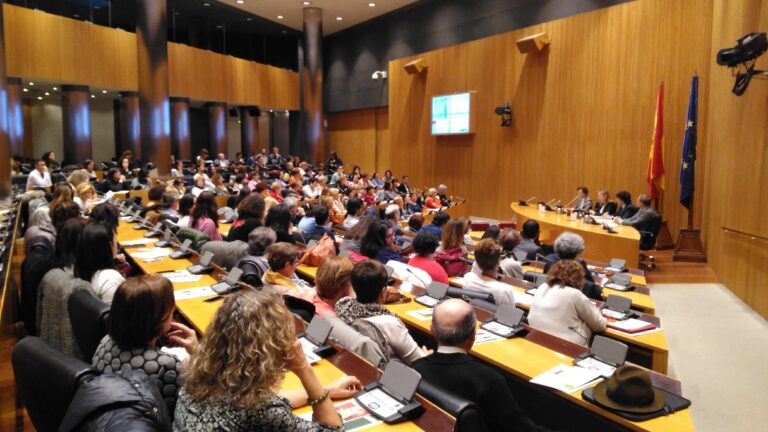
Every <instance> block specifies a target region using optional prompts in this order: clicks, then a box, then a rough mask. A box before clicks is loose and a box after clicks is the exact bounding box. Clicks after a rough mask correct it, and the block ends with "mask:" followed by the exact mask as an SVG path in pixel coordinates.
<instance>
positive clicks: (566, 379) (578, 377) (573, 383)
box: [531, 364, 601, 393]
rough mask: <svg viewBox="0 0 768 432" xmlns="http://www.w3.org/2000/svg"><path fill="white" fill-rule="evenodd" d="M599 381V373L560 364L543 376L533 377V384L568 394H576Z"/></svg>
mask: <svg viewBox="0 0 768 432" xmlns="http://www.w3.org/2000/svg"><path fill="white" fill-rule="evenodd" d="M598 379H601V375H600V372H598V371H594V370H590V369H585V368H582V367H578V366H569V365H565V364H559V365H557V366H555V367H553V368H552V369H550V370H548V371H546V372H544V373H543V374H541V375H539V376H535V377H533V378H532V379H531V382H532V383H533V384H538V385H543V386H546V387H551V388H553V389H557V390H560V391H563V392H566V393H574V392H576V391H578V390H581V389H582V388H584V387H587V386H589V385H590V384H592V383H593V382H594V381H596V380H598Z"/></svg>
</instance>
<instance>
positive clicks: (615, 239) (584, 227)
mask: <svg viewBox="0 0 768 432" xmlns="http://www.w3.org/2000/svg"><path fill="white" fill-rule="evenodd" d="M511 207H512V211H513V212H514V213H515V215H516V216H517V226H518V228H520V229H522V226H523V223H525V221H527V220H528V219H533V220H535V221H537V222H538V223H539V226H540V228H541V232H540V234H539V239H541V241H543V242H546V243H549V244H551V243H553V242H554V241H555V239H556V238H557V236H558V235H560V233H562V232H563V231H571V232H574V233H576V234H579V235H580V236H582V237H583V238H584V245H585V246H586V250H585V251H584V253H583V254H582V255H583V256H584V258H590V259H594V260H598V261H605V262H608V261H610V260H611V258H621V259H624V260H626V261H627V267H637V266H638V264H639V254H640V233H638V232H637V230H636V229H634V228H632V227H629V226H619V227H616V231H618V233H616V234H610V233H609V232H608V231H605V230H604V229H603V227H601V226H600V225H590V224H585V223H584V221H583V220H581V219H579V220H576V221H572V220H570V219H569V218H568V216H566V215H564V214H557V213H556V212H554V211H549V212H545V213H540V212H539V210H538V207H537V206H535V205H530V206H527V207H523V206H521V205H520V204H518V203H512V205H511Z"/></svg>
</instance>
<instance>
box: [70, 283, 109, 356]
mask: <svg viewBox="0 0 768 432" xmlns="http://www.w3.org/2000/svg"><path fill="white" fill-rule="evenodd" d="M67 308H68V309H69V321H70V322H71V323H72V333H74V335H75V342H77V346H78V347H79V348H80V352H81V353H82V354H83V358H84V359H86V360H90V359H92V358H93V354H94V353H95V352H96V348H98V346H99V342H101V339H103V338H104V336H105V335H106V334H107V318H108V316H109V304H107V303H104V302H103V301H101V299H99V298H98V297H96V295H95V294H94V293H93V292H92V291H91V290H87V289H83V290H77V291H75V292H73V293H72V295H70V296H69V300H68V301H67Z"/></svg>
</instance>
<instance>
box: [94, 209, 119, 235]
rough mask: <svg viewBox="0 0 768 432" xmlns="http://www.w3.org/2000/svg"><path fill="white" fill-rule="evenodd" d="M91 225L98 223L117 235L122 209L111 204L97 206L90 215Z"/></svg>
mask: <svg viewBox="0 0 768 432" xmlns="http://www.w3.org/2000/svg"><path fill="white" fill-rule="evenodd" d="M88 218H89V219H90V221H91V223H98V224H101V225H104V226H105V227H107V229H108V230H110V231H112V232H114V233H116V232H117V227H118V224H119V223H120V209H118V208H117V206H116V205H114V204H112V203H110V202H103V203H100V204H97V205H96V206H95V207H94V208H93V209H92V210H91V214H90V215H88Z"/></svg>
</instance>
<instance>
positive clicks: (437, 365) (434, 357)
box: [411, 299, 546, 432]
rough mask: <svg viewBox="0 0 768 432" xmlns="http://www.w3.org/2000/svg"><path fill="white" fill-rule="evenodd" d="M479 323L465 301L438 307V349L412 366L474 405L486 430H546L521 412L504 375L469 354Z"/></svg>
mask: <svg viewBox="0 0 768 432" xmlns="http://www.w3.org/2000/svg"><path fill="white" fill-rule="evenodd" d="M476 323H477V319H476V317H475V311H474V310H473V309H472V306H470V305H469V304H468V303H466V302H465V301H464V300H461V299H449V300H445V301H443V302H441V303H440V304H438V305H437V306H436V307H435V311H434V314H433V315H432V333H433V334H434V336H435V339H436V340H437V350H436V351H435V352H434V353H433V354H430V355H428V356H426V357H423V358H421V359H418V360H416V361H415V362H413V364H412V365H411V367H413V368H414V369H416V370H417V371H418V372H419V373H420V374H421V377H422V379H424V380H427V381H428V382H429V383H431V384H433V385H435V386H438V387H440V388H442V389H444V390H445V391H448V392H451V393H453V394H455V395H457V396H461V397H463V398H465V399H468V400H471V401H472V402H475V403H476V404H477V405H478V407H479V409H480V412H481V414H482V415H483V420H484V422H485V430H487V431H502V430H509V431H516V432H527V431H532V432H537V431H546V429H544V428H542V427H540V426H538V425H536V423H534V422H533V420H531V419H530V418H529V417H528V416H527V415H526V414H525V412H523V411H522V410H521V409H520V407H519V406H518V404H517V401H516V400H515V397H514V396H513V395H512V391H511V390H510V389H509V387H508V386H507V384H506V381H505V380H504V377H503V376H502V375H501V374H499V373H498V372H496V371H495V370H493V369H491V368H490V367H489V366H487V365H485V364H483V363H482V362H480V361H479V360H476V359H475V358H473V357H472V356H470V355H469V354H468V352H469V350H470V349H472V344H474V342H475V331H476Z"/></svg>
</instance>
